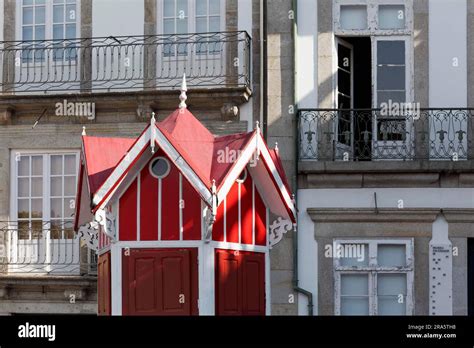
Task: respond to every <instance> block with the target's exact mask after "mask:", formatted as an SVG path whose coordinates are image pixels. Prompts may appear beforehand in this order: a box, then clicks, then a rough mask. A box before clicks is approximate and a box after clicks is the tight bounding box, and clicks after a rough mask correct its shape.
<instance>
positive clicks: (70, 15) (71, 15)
mask: <svg viewBox="0 0 474 348" xmlns="http://www.w3.org/2000/svg"><path fill="white" fill-rule="evenodd" d="M75 21H76V5H67V6H66V22H69V23H71V22H75Z"/></svg>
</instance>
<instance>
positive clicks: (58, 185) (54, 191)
mask: <svg viewBox="0 0 474 348" xmlns="http://www.w3.org/2000/svg"><path fill="white" fill-rule="evenodd" d="M62 194H63V190H62V177H60V176H59V177H52V178H51V196H53V197H57V196H62Z"/></svg>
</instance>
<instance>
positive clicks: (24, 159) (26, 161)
mask: <svg viewBox="0 0 474 348" xmlns="http://www.w3.org/2000/svg"><path fill="white" fill-rule="evenodd" d="M17 158H19V161H18V175H20V176H28V175H30V157H29V156H19V157H17Z"/></svg>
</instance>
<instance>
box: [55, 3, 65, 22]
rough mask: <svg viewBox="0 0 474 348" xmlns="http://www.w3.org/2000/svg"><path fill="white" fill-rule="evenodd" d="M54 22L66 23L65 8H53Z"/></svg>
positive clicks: (58, 6)
mask: <svg viewBox="0 0 474 348" xmlns="http://www.w3.org/2000/svg"><path fill="white" fill-rule="evenodd" d="M53 22H54V23H62V22H64V6H63V5H56V6H54V7H53Z"/></svg>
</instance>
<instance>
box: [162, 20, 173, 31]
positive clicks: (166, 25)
mask: <svg viewBox="0 0 474 348" xmlns="http://www.w3.org/2000/svg"><path fill="white" fill-rule="evenodd" d="M163 32H164V33H165V34H174V19H165V20H164V21H163Z"/></svg>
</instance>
